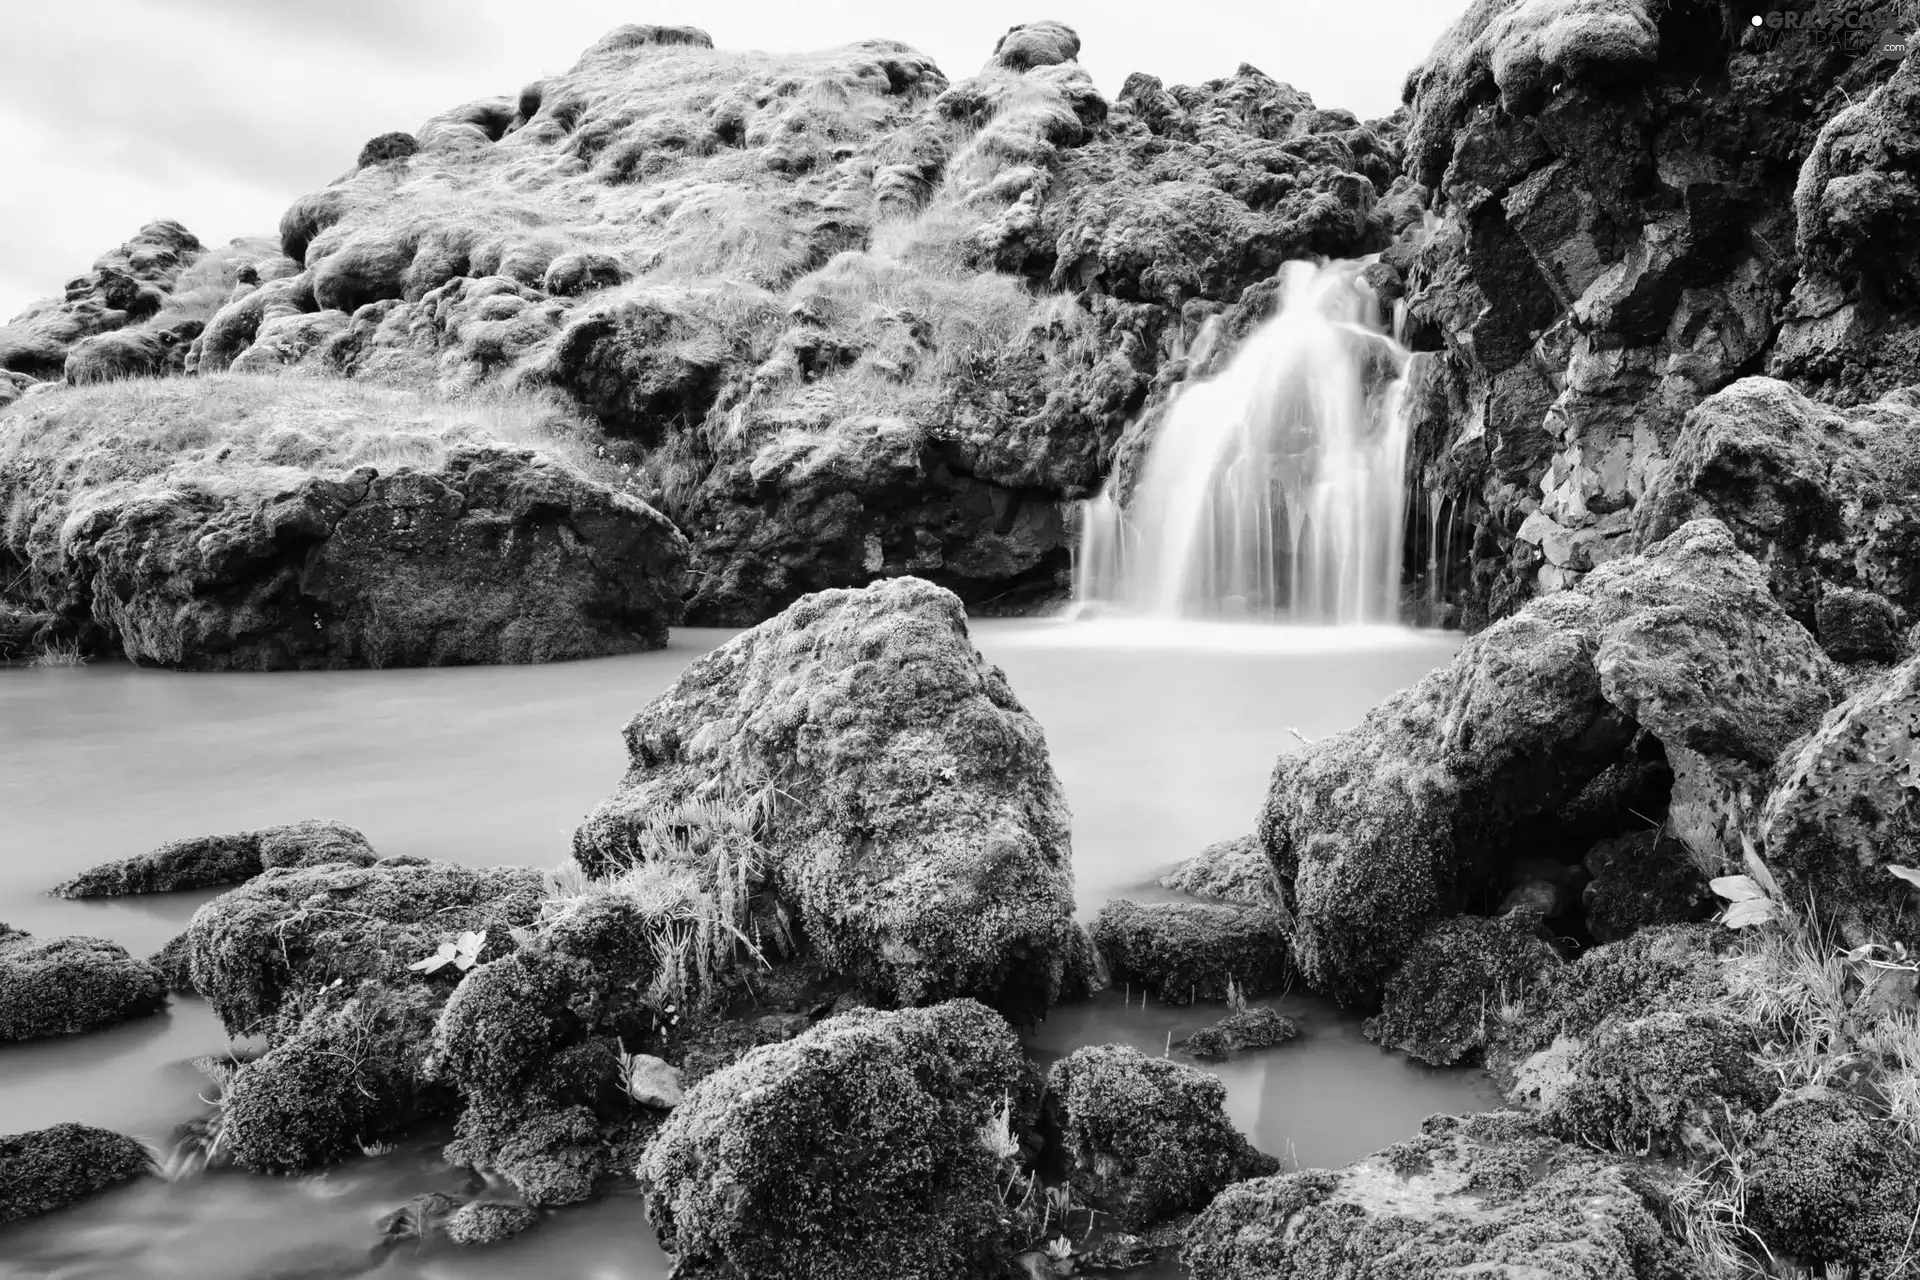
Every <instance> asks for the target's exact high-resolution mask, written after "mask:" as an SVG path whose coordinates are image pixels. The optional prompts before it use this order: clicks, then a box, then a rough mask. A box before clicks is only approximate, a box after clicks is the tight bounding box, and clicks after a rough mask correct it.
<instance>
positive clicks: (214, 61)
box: [0, 0, 1465, 320]
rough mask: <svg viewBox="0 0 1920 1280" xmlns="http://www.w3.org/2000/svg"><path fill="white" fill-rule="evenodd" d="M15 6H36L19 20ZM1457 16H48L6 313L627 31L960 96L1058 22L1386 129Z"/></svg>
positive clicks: (1105, 78) (1074, 4) (1162, 64)
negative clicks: (885, 60) (902, 46)
mask: <svg viewBox="0 0 1920 1280" xmlns="http://www.w3.org/2000/svg"><path fill="white" fill-rule="evenodd" d="M24 2H25V0H22V3H23V6H24ZM1464 7H1465V0H1251V2H1248V0H1242V2H1240V3H1230V2H1227V0H1158V2H1157V3H1151V4H1148V3H1136V2H1135V0H1117V2H1116V0H1106V2H1102V0H968V2H965V3H959V4H954V3H940V2H937V0H936V2H935V3H926V2H925V0H922V2H921V3H911V2H908V0H732V2H730V3H718V4H716V3H711V2H709V3H706V4H688V3H680V4H673V3H653V2H650V0H42V2H39V3H34V4H32V5H31V9H32V15H33V16H32V19H31V21H28V20H25V19H22V18H16V19H13V20H9V21H6V22H5V23H4V28H5V30H4V34H0V139H4V141H5V145H4V148H0V320H4V319H5V318H7V317H11V316H13V315H14V314H16V313H17V312H18V311H20V310H21V309H22V308H23V307H24V306H26V304H27V303H28V302H30V301H32V300H33V299H36V298H40V297H46V296H49V295H52V294H56V293H58V292H59V289H60V285H61V283H62V282H63V281H65V280H66V279H68V278H69V277H71V276H74V275H77V274H79V273H80V272H82V271H84V270H86V268H87V266H88V264H90V263H91V262H92V261H93V259H94V258H95V257H97V256H98V255H99V254H100V253H102V252H103V251H105V250H107V249H110V248H112V247H113V246H115V245H117V244H119V243H120V242H121V241H123V240H125V239H126V238H127V237H128V236H129V235H131V234H132V233H133V232H134V231H135V230H137V229H138V228H139V227H140V225H141V224H142V223H145V222H148V221H151V220H152V219H154V218H176V219H178V220H179V221H181V222H183V223H185V224H186V226H187V227H188V229H189V230H191V231H193V232H194V233H195V234H196V235H198V236H199V237H200V238H201V239H202V240H204V241H206V242H208V243H209V244H214V243H224V242H225V241H227V240H229V239H232V238H233V237H235V236H241V235H258V234H269V233H271V232H273V231H274V229H275V228H276V227H277V226H278V224H279V220H280V212H281V210H282V209H284V208H285V207H286V206H287V204H288V203H289V202H290V201H291V200H292V199H293V198H294V197H295V196H297V195H300V194H301V193H303V192H305V191H309V190H312V189H313V188H315V187H320V186H324V185H325V184H326V183H327V182H328V181H330V180H331V179H333V178H334V177H337V176H338V175H339V174H340V173H341V172H342V171H343V170H345V169H346V168H348V167H349V166H351V164H352V163H353V158H354V156H355V154H356V153H357V152H358V151H359V149H360V144H361V143H362V142H363V141H365V140H366V139H367V138H369V137H371V136H373V135H374V134H377V133H384V132H386V131H388V130H391V129H407V130H411V129H413V128H414V127H415V126H417V125H418V124H420V123H421V122H422V121H423V120H425V119H426V118H427V117H428V116H430V115H432V114H433V113H435V112H436V111H440V110H442V109H444V108H447V107H451V106H455V105H457V104H459V103H461V102H466V101H469V100H471V99H473V98H479V97H487V96H490V95H493V94H510V93H513V92H515V91H516V90H518V88H519V87H520V86H521V85H522V84H524V83H525V82H527V81H529V80H535V79H538V78H540V77H541V76H542V75H549V74H554V73H557V72H561V71H565V70H566V69H567V68H568V67H569V66H570V65H572V63H573V60H574V59H575V58H576V57H577V56H578V54H579V53H580V51H581V50H582V49H584V48H585V47H586V46H587V45H589V44H591V43H592V42H593V41H594V40H595V39H596V38H597V37H599V36H600V35H601V34H602V33H604V32H605V31H607V30H609V29H610V28H612V27H615V26H618V25H619V24H621V23H623V22H663V23H687V24H691V25H694V26H698V27H702V28H704V29H706V30H707V31H708V32H710V33H711V34H712V36H713V39H714V43H715V44H716V45H719V46H720V47H721V48H732V49H763V50H767V51H770V52H782V51H801V50H812V49H823V48H830V47H833V46H836V45H841V44H845V43H847V42H849V41H852V40H858V39H862V38H865V37H869V36H885V37H890V38H892V39H896V40H903V41H905V42H906V43H908V44H910V45H913V46H914V47H915V48H917V49H919V50H921V51H922V52H924V53H927V54H930V55H932V57H933V58H934V59H935V61H937V62H938V63H939V64H940V68H941V70H943V71H945V72H946V73H947V75H948V76H949V77H950V78H952V79H956V80H957V79H959V78H960V77H962V76H965V75H970V74H972V73H973V72H974V71H976V70H978V69H979V67H980V64H981V63H982V62H984V61H985V60H986V57H987V55H988V53H990V52H991V51H992V49H993V43H994V40H995V39H996V38H998V36H999V34H1000V33H1001V32H1002V31H1004V30H1005V29H1006V28H1007V27H1009V26H1011V25H1013V24H1014V23H1017V22H1028V21H1035V20H1038V19H1041V18H1056V19H1059V20H1060V21H1063V22H1067V23H1069V24H1071V25H1072V26H1073V27H1074V28H1076V29H1077V30H1078V31H1079V32H1080V38H1081V42H1082V46H1083V47H1082V50H1081V55H1080V60H1081V62H1082V63H1083V64H1085V66H1086V67H1087V70H1088V71H1089V72H1090V73H1091V74H1092V75H1093V77H1094V79H1095V81H1097V82H1098V84H1099V85H1100V87H1101V88H1102V89H1103V90H1105V91H1106V92H1108V93H1109V94H1111V93H1113V92H1114V91H1116V90H1117V89H1118V88H1119V86H1120V82H1121V81H1122V80H1124V79H1125V78H1126V77H1127V75H1128V73H1129V72H1132V71H1150V72H1152V73H1153V74H1155V75H1158V76H1159V77H1160V78H1161V79H1163V80H1165V81H1167V82H1168V83H1169V84H1173V83H1194V82H1197V81H1201V80H1209V79H1213V78H1214V77H1216V76H1224V75H1228V74H1231V73H1232V71H1233V69H1234V68H1235V67H1236V66H1237V65H1238V64H1239V63H1241V62H1243V61H1244V62H1251V63H1252V64H1254V65H1255V66H1257V67H1259V68H1260V69H1261V70H1263V71H1265V72H1266V73H1267V74H1269V75H1271V76H1274V77H1275V78H1277V79H1280V80H1286V81H1289V82H1291V83H1293V84H1294V85H1297V86H1298V87H1300V88H1302V89H1305V90H1306V91H1307V92H1309V93H1311V94H1312V95H1313V97H1314V100H1315V101H1316V102H1317V103H1319V104H1320V105H1321V106H1329V107H1331V106H1342V107H1347V108H1349V109H1351V110H1353V111H1356V112H1358V113H1359V114H1361V115H1362V116H1374V115H1384V114H1386V113H1387V112H1389V111H1391V110H1392V109H1393V107H1394V106H1395V105H1396V104H1397V102H1398V99H1399V92H1400V84H1401V80H1402V78H1403V77H1404V75H1405V73H1406V71H1407V70H1408V68H1410V67H1412V66H1413V65H1415V64H1416V63H1418V62H1419V61H1420V60H1421V59H1422V58H1423V57H1424V56H1425V54H1426V52H1427V50H1428V49H1429V48H1431V46H1432V44H1433V41H1434V39H1435V37H1437V36H1438V35H1439V33H1440V31H1441V30H1442V29H1443V28H1444V27H1445V26H1446V25H1447V23H1448V22H1450V21H1451V20H1452V19H1453V17H1454V16H1455V15H1457V14H1458V13H1459V12H1460V11H1461V10H1462V9H1464Z"/></svg>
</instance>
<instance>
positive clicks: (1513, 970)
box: [1365, 911, 1561, 1067]
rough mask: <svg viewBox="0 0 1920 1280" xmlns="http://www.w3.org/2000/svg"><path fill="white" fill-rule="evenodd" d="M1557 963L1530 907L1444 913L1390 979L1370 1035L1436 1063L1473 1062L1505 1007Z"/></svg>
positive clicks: (1369, 1022)
mask: <svg viewBox="0 0 1920 1280" xmlns="http://www.w3.org/2000/svg"><path fill="white" fill-rule="evenodd" d="M1560 964H1561V960H1560V955H1559V953H1558V952H1556V951H1555V950H1554V949H1553V946H1552V944H1551V943H1549V942H1548V941H1547V940H1546V939H1545V938H1544V937H1542V936H1541V929H1540V918H1539V917H1538V916H1537V915H1534V914H1533V913H1531V912H1528V911H1513V912H1509V913H1508V914H1506V915H1503V916H1498V917H1493V918H1488V917H1483V916H1455V917H1454V918H1453V919H1451V920H1442V921H1440V923H1438V924H1436V925H1434V926H1433V928H1431V929H1429V930H1427V932H1426V934H1425V935H1424V936H1423V937H1422V938H1421V939H1420V941H1419V942H1418V943H1416V944H1415V945H1414V947H1413V949H1412V950H1411V951H1410V952H1408V954H1407V958H1406V962H1405V963H1404V964H1402V965H1401V966H1400V969H1399V972H1397V973H1395V974H1394V976H1393V978H1392V979H1391V980H1390V981H1389V982H1388V983H1387V986H1386V990H1385V991H1384V993H1383V995H1382V1001H1381V1010H1380V1014H1379V1016H1378V1017H1373V1018H1369V1019H1367V1021H1366V1024H1365V1030H1366V1034H1367V1038H1368V1039H1370V1040H1375V1041H1377V1042H1379V1043H1380V1044H1381V1045H1383V1046H1385V1047H1386V1048H1389V1049H1399V1050H1401V1051H1402V1052H1404V1053H1407V1054H1409V1055H1411V1056H1412V1057H1415V1058H1418V1059H1419V1060H1420V1061H1422V1062H1426V1063H1430V1064H1431V1065H1433V1066H1436V1067H1451V1066H1454V1065H1456V1064H1458V1063H1463V1062H1472V1061H1475V1060H1477V1059H1478V1058H1479V1057H1480V1055H1481V1053H1482V1052H1483V1051H1484V1050H1485V1048H1486V1045H1487V1039H1488V1025H1489V1022H1490V1021H1492V1020H1493V1019H1496V1018H1498V1017H1499V1010H1500V1007H1501V1006H1502V1005H1503V1004H1507V1003H1510V1002H1518V1001H1519V1000H1521V999H1522V998H1523V996H1524V995H1525V993H1526V991H1527V989H1528V988H1529V987H1532V986H1533V985H1535V984H1536V983H1538V982H1539V981H1540V979H1541V976H1542V975H1543V974H1545V973H1548V972H1549V971H1551V970H1553V969H1557V968H1558V967H1559V966H1560Z"/></svg>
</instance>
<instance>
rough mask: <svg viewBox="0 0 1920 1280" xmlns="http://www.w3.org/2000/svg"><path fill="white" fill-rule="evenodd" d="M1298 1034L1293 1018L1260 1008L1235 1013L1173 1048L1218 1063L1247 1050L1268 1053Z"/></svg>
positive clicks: (1204, 1028)
mask: <svg viewBox="0 0 1920 1280" xmlns="http://www.w3.org/2000/svg"><path fill="white" fill-rule="evenodd" d="M1299 1034H1300V1028H1299V1026H1298V1025H1297V1024H1296V1023H1295V1022H1294V1020H1293V1019H1292V1018H1288V1017H1285V1016H1283V1015H1282V1014H1280V1013H1277V1012H1275V1011H1274V1010H1272V1009H1269V1008H1266V1007H1264V1006H1262V1005H1255V1006H1253V1007H1251V1008H1247V1009H1237V1010H1235V1011H1234V1012H1232V1013H1230V1014H1228V1015H1227V1016H1226V1017H1224V1018H1222V1019H1220V1021H1218V1022H1216V1023H1214V1024H1213V1025H1212V1026H1210V1027H1202V1028H1201V1029H1200V1030H1198V1031H1196V1032H1194V1033H1193V1034H1192V1035H1190V1036H1188V1037H1187V1038H1186V1039H1185V1040H1184V1041H1182V1042H1181V1043H1180V1044H1178V1045H1176V1046H1175V1047H1176V1048H1178V1049H1182V1050H1184V1051H1185V1052H1186V1053H1187V1054H1188V1055H1189V1056H1191V1057H1195V1058H1199V1059H1201V1060H1202V1061H1218V1060H1220V1059H1222V1058H1225V1057H1226V1056H1227V1055H1228V1054H1230V1053H1234V1052H1236V1051H1243V1050H1247V1049H1268V1048H1271V1047H1273V1046H1274V1045H1277V1044H1285V1043H1286V1042H1287V1041H1289V1040H1292V1039H1294V1038H1295V1037H1297V1036H1298V1035H1299Z"/></svg>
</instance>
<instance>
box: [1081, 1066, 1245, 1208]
mask: <svg viewBox="0 0 1920 1280" xmlns="http://www.w3.org/2000/svg"><path fill="white" fill-rule="evenodd" d="M1047 1092H1048V1096H1049V1100H1050V1104H1052V1105H1057V1106H1058V1108H1059V1112H1060V1130H1061V1142H1062V1145H1063V1150H1064V1152H1065V1156H1066V1160H1067V1175H1068V1177H1069V1179H1070V1180H1071V1181H1072V1183H1073V1190H1074V1193H1075V1195H1076V1196H1077V1197H1078V1198H1079V1199H1080V1200H1081V1202H1082V1203H1085V1204H1087V1205H1090V1206H1092V1207H1093V1208H1095V1209H1097V1210H1099V1211H1100V1212H1102V1213H1105V1214H1109V1215H1111V1216H1113V1217H1114V1218H1115V1219H1116V1220H1117V1221H1119V1222H1120V1223H1122V1224H1123V1225H1127V1226H1132V1227H1136V1228H1138V1227H1144V1226H1149V1225H1151V1224H1152V1223H1154V1222H1157V1221H1159V1220H1160V1219H1162V1218H1165V1217H1169V1216H1171V1215H1173V1214H1177V1213H1184V1212H1190V1211H1193V1210H1196V1209H1201V1208H1204V1207H1205V1206H1206V1205H1207V1203H1208V1201H1210V1200H1212V1199H1213V1197H1214V1196H1215V1195H1216V1194H1217V1193H1218V1192H1219V1191H1220V1189H1221V1188H1222V1187H1225V1186H1227V1185H1228V1184H1230V1183H1234V1182H1238V1181H1241V1180H1242V1179H1245V1178H1257V1177H1261V1176H1263V1175H1265V1174H1269V1173H1273V1172H1275V1171H1276V1170H1278V1169H1279V1167H1280V1162H1279V1161H1278V1160H1276V1159H1274V1158H1273V1157H1272V1156H1269V1155H1266V1154H1264V1153H1262V1152H1260V1151H1256V1150H1255V1149H1254V1148H1253V1147H1252V1145H1251V1144H1249V1143H1248V1142H1247V1140H1246V1138H1245V1137H1244V1136H1242V1135H1241V1133H1240V1131H1239V1130H1238V1129H1236V1128H1234V1127H1233V1124H1232V1122H1231V1121H1229V1120H1228V1119H1227V1117H1226V1113H1225V1111H1224V1110H1223V1109H1222V1106H1223V1104H1224V1102H1225V1101H1226V1096H1227V1090H1226V1086H1225V1085H1223V1084H1221V1083H1220V1081H1219V1079H1218V1078H1217V1077H1215V1076H1213V1075H1210V1074H1208V1073H1207V1072H1205V1071H1200V1070H1197V1069H1195V1068H1193V1067H1189V1066H1185V1065H1183V1064H1181V1063H1178V1062H1172V1061H1169V1060H1167V1059H1165V1058H1149V1057H1147V1056H1146V1055H1145V1054H1143V1053H1141V1052H1140V1051H1139V1050H1137V1049H1132V1048H1128V1047H1126V1046H1124V1045H1092V1046H1088V1047H1086V1048H1082V1049H1076V1050H1074V1051H1073V1052H1072V1053H1071V1054H1069V1055H1067V1056H1066V1057H1065V1058H1063V1059H1061V1060H1060V1061H1059V1062H1057V1063H1055V1064H1054V1067H1053V1070H1052V1072H1051V1073H1050V1074H1049V1076H1048V1079H1047Z"/></svg>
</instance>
